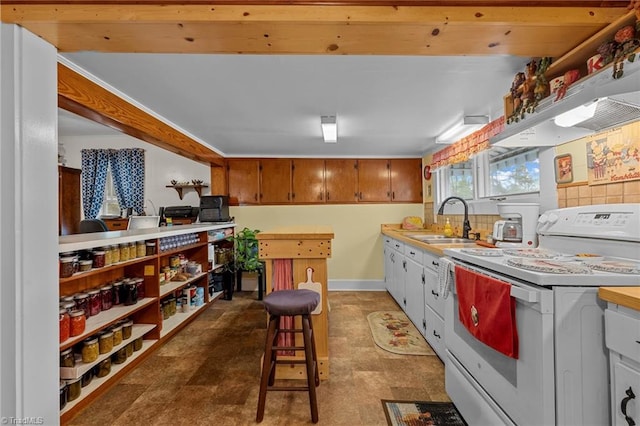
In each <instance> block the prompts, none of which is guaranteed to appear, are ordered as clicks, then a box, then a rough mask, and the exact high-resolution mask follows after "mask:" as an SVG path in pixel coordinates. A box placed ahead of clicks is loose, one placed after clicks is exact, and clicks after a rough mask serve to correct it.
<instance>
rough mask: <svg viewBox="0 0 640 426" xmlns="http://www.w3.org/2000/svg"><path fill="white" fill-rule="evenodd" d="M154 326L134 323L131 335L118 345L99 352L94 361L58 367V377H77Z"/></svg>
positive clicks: (154, 325) (77, 362)
mask: <svg viewBox="0 0 640 426" xmlns="http://www.w3.org/2000/svg"><path fill="white" fill-rule="evenodd" d="M156 327H157V325H156V324H134V325H133V327H132V329H131V337H129V338H128V339H126V340H123V341H122V343H120V344H119V345H117V346H114V347H113V349H112V350H111V351H110V352H108V353H106V354H100V355H99V356H98V359H96V360H95V361H93V362H87V363H84V362H82V361H78V360H76V366H75V367H60V378H61V379H65V380H69V379H77V378H78V377H80V376H82V375H83V374H84V373H86V372H87V371H89V370H91V369H92V368H93V367H94V366H96V365H98V364H99V363H100V362H102V361H104V360H105V359H107V358H109V357H110V356H111V355H113V354H115V353H116V352H118V350H120V349H122V348H124V347H125V346H126V345H128V344H129V343H131V342H133V341H134V340H136V339H137V338H139V337H142V336H144V335H145V334H147V333H148V332H150V331H151V330H153V329H154V328H156Z"/></svg>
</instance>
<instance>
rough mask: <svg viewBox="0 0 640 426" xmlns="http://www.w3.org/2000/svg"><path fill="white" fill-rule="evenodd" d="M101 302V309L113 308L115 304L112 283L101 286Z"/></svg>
mask: <svg viewBox="0 0 640 426" xmlns="http://www.w3.org/2000/svg"><path fill="white" fill-rule="evenodd" d="M100 303H101V305H102V306H101V310H103V311H108V310H109V309H111V306H112V305H113V286H112V285H111V284H107V285H105V286H102V287H101V288H100Z"/></svg>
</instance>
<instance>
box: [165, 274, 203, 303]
mask: <svg viewBox="0 0 640 426" xmlns="http://www.w3.org/2000/svg"><path fill="white" fill-rule="evenodd" d="M206 275H207V273H206V272H203V273H201V274H198V275H196V276H195V277H192V278H189V279H188V280H186V281H169V282H168V283H166V284H163V285H161V286H160V298H163V297H165V296H168V295H169V294H171V293H173V292H174V291H176V290H178V289H180V288H182V287H185V286H188V285H189V284H191V283H193V282H195V281H197V280H199V279H200V278H201V277H203V276H206Z"/></svg>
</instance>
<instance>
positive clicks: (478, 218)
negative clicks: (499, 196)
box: [424, 203, 501, 240]
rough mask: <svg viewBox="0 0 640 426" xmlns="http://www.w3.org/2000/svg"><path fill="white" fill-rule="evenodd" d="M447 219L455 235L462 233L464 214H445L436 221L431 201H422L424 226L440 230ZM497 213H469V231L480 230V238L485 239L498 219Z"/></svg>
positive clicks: (436, 230)
mask: <svg viewBox="0 0 640 426" xmlns="http://www.w3.org/2000/svg"><path fill="white" fill-rule="evenodd" d="M447 219H449V222H450V223H451V226H453V233H454V234H455V235H462V222H463V221H464V215H462V214H445V215H443V216H442V217H441V220H438V221H437V223H436V220H437V219H436V215H435V214H434V213H433V203H424V224H425V225H424V226H425V228H427V229H431V230H432V231H434V232H442V228H443V227H444V224H445V221H446V220H447ZM500 219H501V217H500V216H499V215H492V214H475V215H474V214H471V215H469V223H470V224H471V232H480V239H482V240H486V238H487V235H490V234H491V232H492V231H493V224H494V223H495V222H496V221H497V220H500Z"/></svg>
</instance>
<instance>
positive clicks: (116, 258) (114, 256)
mask: <svg viewBox="0 0 640 426" xmlns="http://www.w3.org/2000/svg"><path fill="white" fill-rule="evenodd" d="M109 250H110V251H111V263H112V264H113V263H118V262H120V247H118V245H117V244H114V245H112V246H109Z"/></svg>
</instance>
